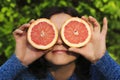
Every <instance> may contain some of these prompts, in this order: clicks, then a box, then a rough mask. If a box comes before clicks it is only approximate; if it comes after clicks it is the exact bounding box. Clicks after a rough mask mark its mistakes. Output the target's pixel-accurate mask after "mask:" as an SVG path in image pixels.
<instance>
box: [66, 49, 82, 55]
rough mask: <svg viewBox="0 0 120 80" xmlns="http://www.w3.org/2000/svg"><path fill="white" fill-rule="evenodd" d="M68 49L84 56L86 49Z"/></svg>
mask: <svg viewBox="0 0 120 80" xmlns="http://www.w3.org/2000/svg"><path fill="white" fill-rule="evenodd" d="M68 51H71V52H75V53H78V54H80V55H82V56H84V52H83V51H84V50H82V49H80V48H69V49H68Z"/></svg>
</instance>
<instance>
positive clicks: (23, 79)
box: [0, 52, 120, 80]
mask: <svg viewBox="0 0 120 80" xmlns="http://www.w3.org/2000/svg"><path fill="white" fill-rule="evenodd" d="M90 73H91V80H120V66H119V65H118V64H117V63H116V62H115V61H114V60H113V59H112V58H111V57H110V56H109V54H108V52H106V53H105V55H104V56H103V57H102V58H101V59H100V60H99V61H98V62H97V63H95V64H92V65H91V70H90ZM0 80H39V79H37V78H36V77H35V76H34V75H33V74H31V73H29V71H28V70H27V67H26V66H24V65H22V64H21V62H20V61H19V60H18V59H17V57H16V56H15V54H14V55H12V56H11V58H9V59H8V60H7V61H6V62H5V63H4V64H3V65H2V66H1V67H0ZM41 80H54V78H53V77H52V75H50V74H48V76H47V78H46V79H41ZM69 80H76V76H75V75H73V76H71V77H70V78H69ZM79 80H80V79H79Z"/></svg>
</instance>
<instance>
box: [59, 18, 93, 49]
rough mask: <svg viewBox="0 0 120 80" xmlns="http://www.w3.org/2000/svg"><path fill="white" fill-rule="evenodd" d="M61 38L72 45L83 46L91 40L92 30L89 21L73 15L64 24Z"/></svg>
mask: <svg viewBox="0 0 120 80" xmlns="http://www.w3.org/2000/svg"><path fill="white" fill-rule="evenodd" d="M61 38H62V40H63V41H64V43H65V44H67V45H68V46H70V47H82V46H84V45H86V44H87V43H88V41H89V40H90V38H91V30H90V27H89V25H88V23H87V22H85V21H84V20H82V19H80V18H78V17H73V18H70V19H68V20H67V21H66V22H65V23H64V24H63V26H62V28H61Z"/></svg>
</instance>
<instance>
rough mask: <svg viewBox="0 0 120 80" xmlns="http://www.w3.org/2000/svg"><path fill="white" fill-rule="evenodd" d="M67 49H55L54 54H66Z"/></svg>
mask: <svg viewBox="0 0 120 80" xmlns="http://www.w3.org/2000/svg"><path fill="white" fill-rule="evenodd" d="M66 52H67V51H66V50H53V51H52V53H53V54H65V53H66Z"/></svg>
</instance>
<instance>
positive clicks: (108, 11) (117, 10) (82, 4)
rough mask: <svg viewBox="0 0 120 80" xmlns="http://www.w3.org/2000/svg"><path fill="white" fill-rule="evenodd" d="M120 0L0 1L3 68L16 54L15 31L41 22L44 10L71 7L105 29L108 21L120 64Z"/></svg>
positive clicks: (112, 47)
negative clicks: (104, 25)
mask: <svg viewBox="0 0 120 80" xmlns="http://www.w3.org/2000/svg"><path fill="white" fill-rule="evenodd" d="M119 4H120V0H0V65H1V64H3V63H4V62H5V61H6V60H7V59H8V58H9V57H10V56H11V55H12V54H13V53H14V48H15V41H14V38H13V35H12V32H13V30H14V29H16V28H17V27H18V26H20V25H21V24H24V23H27V22H28V21H29V20H31V19H37V18H39V17H40V15H41V14H42V10H43V9H45V8H48V7H51V6H71V7H74V8H75V9H76V10H77V11H78V12H79V13H80V14H81V15H86V16H90V15H91V16H93V17H95V18H96V19H97V20H98V21H99V22H100V23H101V25H102V19H103V17H104V16H106V17H107V18H108V21H109V29H108V35H107V50H108V51H109V52H110V55H111V56H112V58H113V59H114V60H116V61H117V62H118V63H120V46H119V45H120V40H119V39H120V33H119V32H120V5H119Z"/></svg>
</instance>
